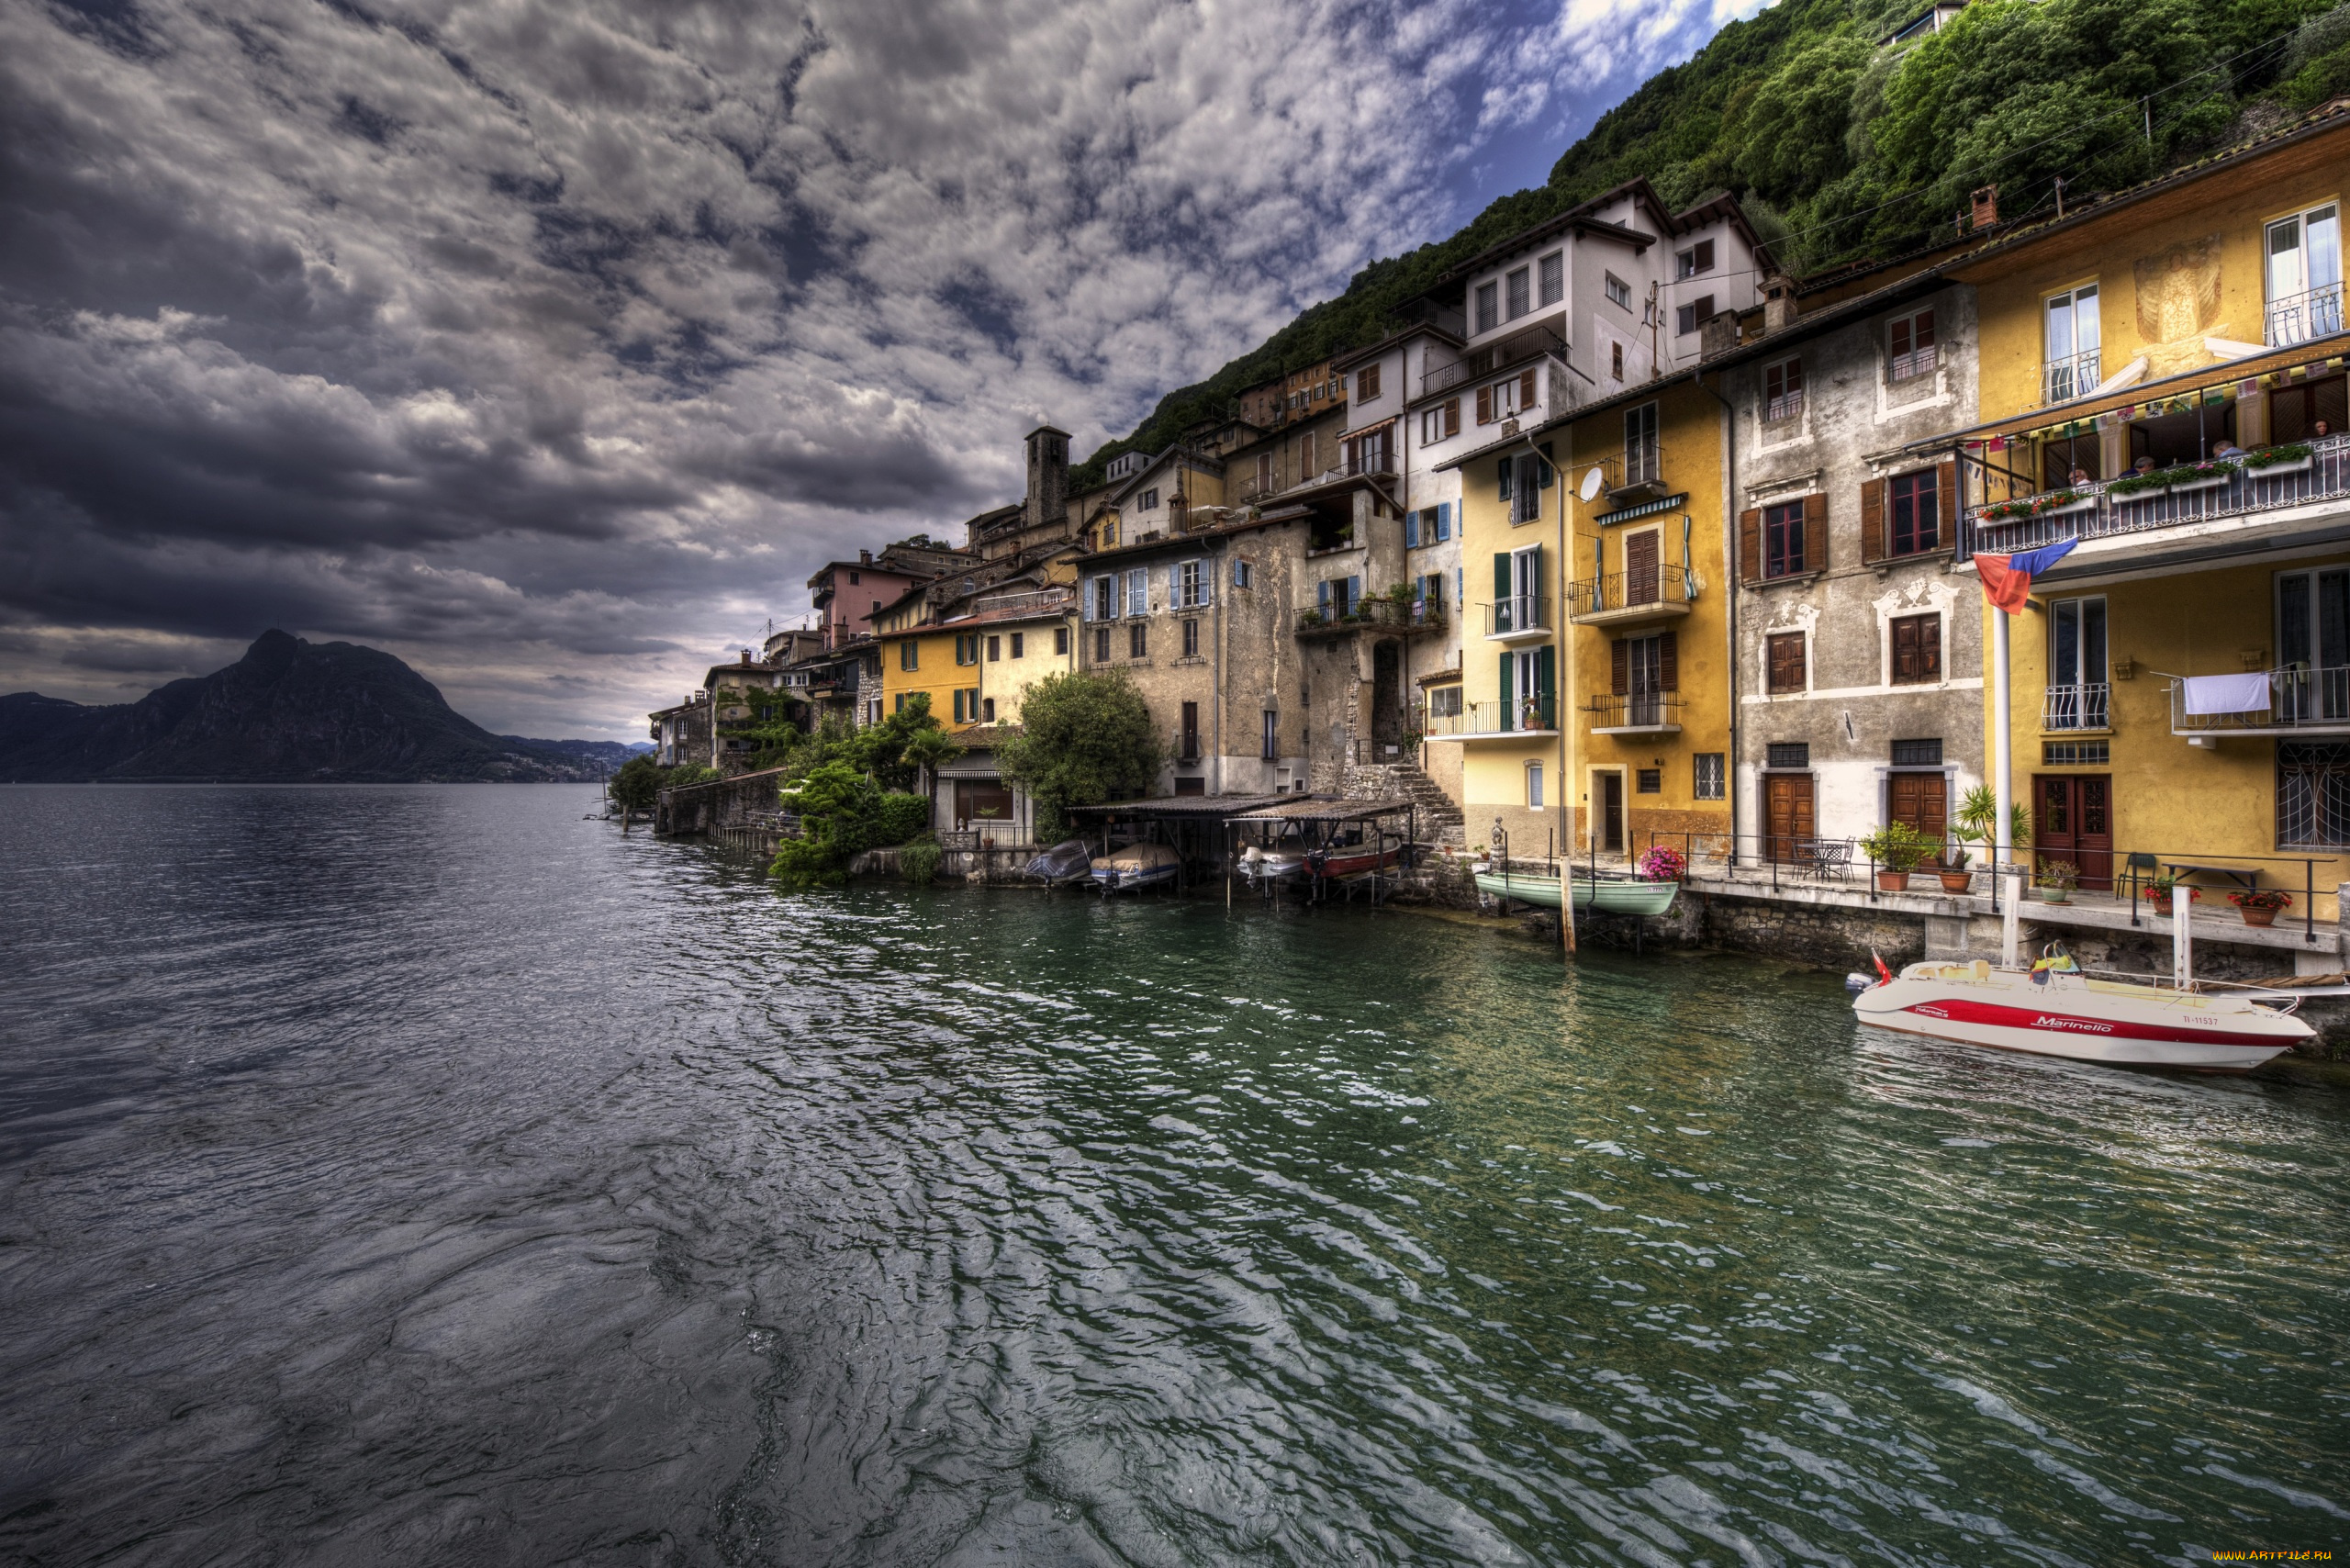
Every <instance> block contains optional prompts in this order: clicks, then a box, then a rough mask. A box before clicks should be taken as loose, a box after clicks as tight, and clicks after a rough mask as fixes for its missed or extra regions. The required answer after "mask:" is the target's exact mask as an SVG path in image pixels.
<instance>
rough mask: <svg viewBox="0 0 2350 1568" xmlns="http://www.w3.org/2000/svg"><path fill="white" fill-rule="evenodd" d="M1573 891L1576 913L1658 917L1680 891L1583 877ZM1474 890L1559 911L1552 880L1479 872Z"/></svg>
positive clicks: (1659, 884) (1669, 885)
mask: <svg viewBox="0 0 2350 1568" xmlns="http://www.w3.org/2000/svg"><path fill="white" fill-rule="evenodd" d="M1574 889H1575V907H1576V908H1577V909H1603V910H1606V911H1607V912H1608V913H1611V914H1662V913H1664V912H1665V911H1666V910H1669V909H1671V908H1672V907H1673V895H1674V894H1675V893H1677V892H1679V891H1680V890H1681V884H1680V883H1678V882H1616V881H1605V880H1603V881H1596V882H1595V881H1593V880H1591V879H1589V878H1587V877H1578V878H1576V879H1575V881H1574ZM1477 890H1478V891H1479V892H1481V893H1491V894H1493V895H1494V897H1495V898H1507V899H1515V900H1516V901H1517V902H1519V903H1532V904H1540V905H1542V906H1543V907H1544V908H1546V909H1556V908H1558V907H1559V879H1558V878H1556V877H1524V876H1519V875H1517V874H1516V873H1512V874H1511V875H1509V876H1507V877H1505V876H1503V875H1502V874H1501V873H1500V872H1498V871H1480V872H1478V873H1477Z"/></svg>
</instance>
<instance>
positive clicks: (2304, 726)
mask: <svg viewBox="0 0 2350 1568" xmlns="http://www.w3.org/2000/svg"><path fill="white" fill-rule="evenodd" d="M2170 733H2171V734H2175V735H2190V736H2213V737H2217V736H2222V735H2350V665H2333V666H2322V667H2319V668H2315V669H2312V668H2311V667H2310V666H2306V665H2292V666H2287V667H2286V668H2283V669H2272V670H2270V671H2268V705H2267V706H2266V708H2252V709H2247V710H2245V711H2244V712H2241V713H2189V712H2188V711H2187V683H2186V682H2185V681H2184V680H2181V679H2178V678H2173V679H2172V681H2171V684H2170Z"/></svg>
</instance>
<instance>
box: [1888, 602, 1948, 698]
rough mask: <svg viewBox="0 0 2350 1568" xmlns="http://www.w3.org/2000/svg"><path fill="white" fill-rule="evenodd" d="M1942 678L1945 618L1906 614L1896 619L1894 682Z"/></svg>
mask: <svg viewBox="0 0 2350 1568" xmlns="http://www.w3.org/2000/svg"><path fill="white" fill-rule="evenodd" d="M1940 679H1942V617H1941V616H1939V615H1904V616H1902V617H1900V618H1899V619H1898V620H1897V621H1895V622H1893V684H1894V685H1896V686H1918V685H1922V684H1926V683H1929V682H1932V681H1938V680H1940Z"/></svg>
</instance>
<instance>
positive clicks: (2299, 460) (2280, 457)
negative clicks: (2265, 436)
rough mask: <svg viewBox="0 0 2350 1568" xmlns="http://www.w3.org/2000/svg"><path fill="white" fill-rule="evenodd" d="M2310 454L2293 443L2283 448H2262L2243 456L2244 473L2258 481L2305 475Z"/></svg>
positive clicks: (2306, 449)
mask: <svg viewBox="0 0 2350 1568" xmlns="http://www.w3.org/2000/svg"><path fill="white" fill-rule="evenodd" d="M2312 455H2313V454H2311V451H2310V449H2309V448H2308V447H2306V446H2303V445H2301V444H2300V442H2291V443H2289V444H2288V445H2284V446H2264V447H2260V448H2257V449H2256V450H2255V451H2252V452H2247V453H2245V454H2244V472H2245V473H2247V474H2249V475H2251V476H2254V477H2255V478H2258V479H2281V478H2283V477H2284V476H2286V475H2288V474H2306V473H2308V472H2309V469H2310V462H2311V457H2312Z"/></svg>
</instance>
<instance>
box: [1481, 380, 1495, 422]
mask: <svg viewBox="0 0 2350 1568" xmlns="http://www.w3.org/2000/svg"><path fill="white" fill-rule="evenodd" d="M1477 422H1478V423H1479V424H1481V425H1489V424H1492V423H1493V422H1494V389H1493V388H1492V387H1490V386H1480V387H1478V388H1477Z"/></svg>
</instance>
